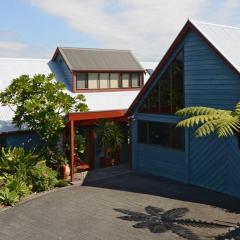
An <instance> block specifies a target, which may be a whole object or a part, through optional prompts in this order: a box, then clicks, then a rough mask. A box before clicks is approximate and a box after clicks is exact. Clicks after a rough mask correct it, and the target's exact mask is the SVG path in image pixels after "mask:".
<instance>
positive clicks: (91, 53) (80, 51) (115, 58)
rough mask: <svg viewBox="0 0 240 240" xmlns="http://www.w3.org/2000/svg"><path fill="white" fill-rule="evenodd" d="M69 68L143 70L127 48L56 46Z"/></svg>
mask: <svg viewBox="0 0 240 240" xmlns="http://www.w3.org/2000/svg"><path fill="white" fill-rule="evenodd" d="M58 49H59V51H60V53H61V54H62V56H63V58H64V60H65V61H66V63H67V65H68V67H69V68H70V70H96V71H98V70H101V71H107V70H112V71H115V70H116V71H143V70H144V69H143V68H142V66H141V65H140V64H139V62H138V61H137V60H136V59H135V57H134V56H133V54H132V53H131V52H130V51H128V50H112V49H88V48H65V47H59V48H58Z"/></svg>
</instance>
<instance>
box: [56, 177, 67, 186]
mask: <svg viewBox="0 0 240 240" xmlns="http://www.w3.org/2000/svg"><path fill="white" fill-rule="evenodd" d="M66 186H68V182H67V181H65V180H64V179H60V180H58V183H57V185H56V187H60V188H61V187H66Z"/></svg>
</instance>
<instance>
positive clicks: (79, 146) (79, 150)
mask: <svg viewBox="0 0 240 240" xmlns="http://www.w3.org/2000/svg"><path fill="white" fill-rule="evenodd" d="M69 143H70V138H68V139H67V141H66V145H65V147H66V150H67V151H68V152H70V144H69ZM85 149H86V139H85V138H84V137H83V135H82V134H80V132H79V131H78V130H77V129H76V130H75V134H74V154H75V156H78V157H81V156H82V155H83V154H84V152H85Z"/></svg>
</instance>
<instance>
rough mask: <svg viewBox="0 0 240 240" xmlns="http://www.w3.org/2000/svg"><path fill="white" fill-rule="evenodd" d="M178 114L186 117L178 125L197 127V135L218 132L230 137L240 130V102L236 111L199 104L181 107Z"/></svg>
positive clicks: (220, 135)
mask: <svg viewBox="0 0 240 240" xmlns="http://www.w3.org/2000/svg"><path fill="white" fill-rule="evenodd" d="M176 115H177V116H180V117H186V119H184V120H182V121H180V122H179V123H178V124H177V127H187V128H192V127H196V130H195V135H196V136H197V137H203V136H207V135H210V134H211V133H216V134H217V136H218V137H228V136H232V135H237V134H239V132H240V102H238V103H237V105H236V108H235V110H234V111H229V110H223V109H216V108H209V107H202V106H198V107H188V108H184V109H181V110H179V111H177V112H176Z"/></svg>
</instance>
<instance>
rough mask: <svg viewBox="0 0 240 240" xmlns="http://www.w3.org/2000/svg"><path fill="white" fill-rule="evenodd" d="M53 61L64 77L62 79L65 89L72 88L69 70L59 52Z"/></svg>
mask: <svg viewBox="0 0 240 240" xmlns="http://www.w3.org/2000/svg"><path fill="white" fill-rule="evenodd" d="M55 62H56V63H57V65H58V67H59V68H60V69H61V72H62V74H63V75H64V78H62V79H64V84H65V85H66V87H67V89H70V90H72V73H71V71H70V70H69V68H68V66H67V64H66V63H65V61H64V59H63V57H62V55H61V54H58V55H57V57H56V60H55Z"/></svg>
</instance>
